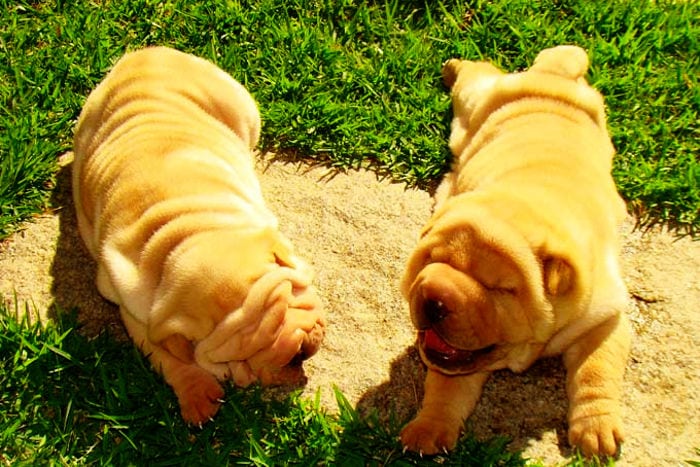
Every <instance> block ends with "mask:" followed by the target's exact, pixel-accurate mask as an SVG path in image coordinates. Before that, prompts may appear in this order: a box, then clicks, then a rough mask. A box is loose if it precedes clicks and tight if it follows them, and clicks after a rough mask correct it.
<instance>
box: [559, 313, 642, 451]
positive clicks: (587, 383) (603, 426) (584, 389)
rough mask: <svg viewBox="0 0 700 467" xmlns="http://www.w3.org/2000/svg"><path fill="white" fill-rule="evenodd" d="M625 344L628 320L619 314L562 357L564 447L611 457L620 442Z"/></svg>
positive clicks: (575, 344) (626, 343) (628, 329)
mask: <svg viewBox="0 0 700 467" xmlns="http://www.w3.org/2000/svg"><path fill="white" fill-rule="evenodd" d="M630 341H631V336H630V327H629V322H628V321H627V318H626V316H625V315H624V314H619V315H618V316H616V317H614V318H612V319H610V320H608V321H606V322H605V323H603V324H601V325H600V326H598V327H597V328H595V329H593V330H591V331H589V332H588V333H587V334H585V335H584V336H582V337H581V338H579V339H578V340H577V341H576V342H575V343H574V344H573V345H572V346H571V347H570V348H569V349H568V350H567V351H566V352H565V353H564V364H565V365H566V369H567V392H568V396H569V443H571V445H572V446H574V447H578V448H579V449H580V450H581V451H582V452H583V454H584V455H586V456H588V457H590V456H592V455H599V456H613V455H615V454H616V453H617V450H618V445H619V444H620V443H621V442H622V441H623V435H622V416H621V413H620V412H621V409H620V398H621V393H622V378H623V375H624V372H625V366H626V363H627V357H628V354H629V349H630Z"/></svg>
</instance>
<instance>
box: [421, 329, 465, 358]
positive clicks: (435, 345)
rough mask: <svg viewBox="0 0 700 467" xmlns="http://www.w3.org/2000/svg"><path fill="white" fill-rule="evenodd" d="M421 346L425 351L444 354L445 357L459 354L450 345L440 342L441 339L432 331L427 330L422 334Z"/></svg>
mask: <svg viewBox="0 0 700 467" xmlns="http://www.w3.org/2000/svg"><path fill="white" fill-rule="evenodd" d="M423 344H424V345H425V347H426V348H427V349H430V350H432V351H434V352H439V353H441V354H445V355H446V356H449V355H454V354H456V353H457V352H459V351H458V350H457V349H455V348H454V347H452V346H451V345H450V344H448V343H447V342H445V341H444V340H442V337H440V336H438V334H437V333H436V332H435V331H433V330H432V329H427V330H426V331H424V332H423Z"/></svg>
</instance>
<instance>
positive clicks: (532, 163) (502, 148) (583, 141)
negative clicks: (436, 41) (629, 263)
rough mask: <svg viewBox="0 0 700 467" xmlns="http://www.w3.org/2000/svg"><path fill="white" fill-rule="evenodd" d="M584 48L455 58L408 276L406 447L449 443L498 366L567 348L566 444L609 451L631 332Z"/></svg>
mask: <svg viewBox="0 0 700 467" xmlns="http://www.w3.org/2000/svg"><path fill="white" fill-rule="evenodd" d="M587 68H588V57H587V55H586V53H585V52H584V51H583V50H582V49H581V48H579V47H575V46H560V47H554V48H551V49H546V50H543V51H542V52H540V54H539V55H538V56H537V58H536V59H535V62H534V64H533V65H532V67H531V68H530V69H528V70H527V71H524V72H522V73H513V74H505V73H503V72H502V71H500V70H499V69H497V68H496V67H494V66H493V65H491V64H489V63H485V62H473V61H467V60H458V59H452V60H449V61H447V62H446V63H445V65H444V67H443V79H444V81H445V84H446V85H447V86H448V87H451V96H452V105H453V120H452V129H451V134H450V139H449V146H450V149H451V151H452V153H453V154H454V163H453V167H452V170H451V171H450V172H449V173H448V174H447V175H446V177H445V178H444V180H443V181H442V183H441V185H440V186H439V187H438V190H437V191H436V195H435V207H434V212H433V215H432V217H431V219H430V220H429V221H428V223H427V225H426V226H425V227H424V229H423V231H422V233H421V237H420V239H419V241H418V244H417V246H416V248H415V250H414V252H413V253H412V255H411V257H410V259H409V261H408V265H407V268H406V271H405V275H404V277H403V280H402V291H403V294H404V296H405V297H406V298H407V300H408V302H409V305H410V313H411V319H412V322H413V324H414V326H415V327H416V328H417V330H418V342H417V345H418V348H419V352H420V355H421V358H422V360H423V361H424V362H425V364H426V365H427V367H428V371H427V376H426V381H425V395H424V399H423V402H422V407H421V409H420V411H419V412H418V414H417V416H416V417H415V419H414V420H413V421H411V422H410V423H409V424H408V425H407V426H406V427H405V428H404V429H403V432H402V434H401V439H402V442H403V444H404V446H406V447H407V448H409V449H412V450H415V451H420V452H422V453H427V454H432V453H436V452H438V451H444V450H448V449H451V448H453V447H454V446H455V443H456V441H457V438H458V436H459V433H460V430H461V428H462V426H463V423H464V421H465V419H466V418H467V417H468V416H469V415H470V413H471V412H472V411H473V409H474V407H475V405H476V403H477V401H478V399H479V397H480V394H481V390H482V387H483V385H484V383H485V382H486V380H487V379H488V377H489V374H490V373H491V372H493V371H495V370H498V369H502V368H509V369H510V370H512V371H515V372H521V371H523V370H525V369H527V368H528V367H529V366H530V365H531V364H532V363H533V362H534V361H535V360H536V359H538V358H540V357H547V356H552V355H559V354H561V355H563V359H564V363H565V367H566V371H567V376H566V385H567V393H568V399H569V411H568V424H569V441H570V443H571V444H572V445H573V446H575V447H578V448H580V449H581V451H582V452H583V453H584V454H585V455H614V454H615V453H616V452H617V449H618V445H619V443H620V442H621V441H622V440H623V433H622V420H621V415H620V397H621V390H622V389H621V386H622V380H623V374H624V370H625V366H626V362H627V358H628V353H629V348H630V340H631V331H630V327H629V324H628V321H627V318H626V315H625V309H626V307H627V305H628V294H627V290H626V288H625V284H624V283H623V280H622V277H621V274H620V267H619V262H618V254H619V252H618V250H619V238H618V236H619V233H618V230H619V226H620V223H621V222H622V221H623V219H624V218H625V216H626V209H625V205H624V202H623V200H622V199H621V198H620V196H619V195H618V193H617V190H616V188H615V184H614V182H613V179H612V177H611V174H610V172H611V167H612V158H613V154H614V148H613V146H612V144H611V142H610V137H609V136H608V132H607V129H606V120H605V113H604V112H605V110H604V105H603V99H602V97H601V95H600V94H599V93H598V92H597V91H595V90H594V89H593V88H591V87H590V86H589V85H588V84H587V82H586V81H585V79H584V77H583V76H584V74H585V73H586V70H587Z"/></svg>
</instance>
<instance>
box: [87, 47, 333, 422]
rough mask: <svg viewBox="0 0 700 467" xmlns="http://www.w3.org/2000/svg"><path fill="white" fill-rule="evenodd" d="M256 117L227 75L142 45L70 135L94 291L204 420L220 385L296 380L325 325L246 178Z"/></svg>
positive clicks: (294, 259)
mask: <svg viewBox="0 0 700 467" xmlns="http://www.w3.org/2000/svg"><path fill="white" fill-rule="evenodd" d="M259 135H260V115H259V113H258V109H257V106H256V104H255V101H254V100H253V98H252V96H251V95H250V94H249V93H248V91H247V90H246V89H245V88H244V87H243V86H242V85H241V84H240V83H238V82H237V81H236V80H234V79H233V78H232V77H231V76H229V75H228V74H226V73H225V72H224V71H222V70H221V69H219V68H218V67H216V66H215V65H214V64H212V63H210V62H207V61H205V60H203V59H201V58H198V57H195V56H193V55H189V54H185V53H183V52H179V51H176V50H173V49H170V48H166V47H151V48H145V49H141V50H138V51H135V52H131V53H128V54H126V55H125V56H124V57H122V58H121V59H120V60H119V61H118V62H117V64H116V65H115V66H114V68H113V69H112V70H111V71H110V73H109V74H108V75H107V76H106V78H105V79H104V80H103V81H102V82H101V83H100V84H99V86H97V88H96V89H95V90H94V91H93V92H92V93H91V94H90V95H89V96H88V99H87V101H86V103H85V106H84V108H83V110H82V113H81V115H80V118H79V120H78V124H77V127H76V131H75V139H74V155H75V159H74V164H73V198H74V203H75V208H76V214H77V218H78V226H79V229H80V234H81V236H82V238H83V240H84V242H85V245H86V246H87V249H88V250H89V251H90V253H91V255H92V257H93V258H94V259H95V260H96V261H97V264H98V273H97V278H96V280H97V287H98V289H99V291H100V293H101V294H102V295H103V296H104V297H105V298H106V299H108V300H110V301H112V302H114V303H116V304H117V305H119V310H120V314H121V317H122V320H123V322H124V324H125V326H126V328H127V330H128V332H129V335H130V336H131V338H132V339H133V341H134V342H135V343H136V345H138V346H139V347H140V348H141V350H142V351H143V353H144V354H145V355H147V356H148V358H149V359H150V361H151V362H152V364H153V366H154V368H156V369H157V370H158V371H160V372H161V373H162V374H163V376H164V378H165V380H166V381H167V382H168V384H170V385H171V386H172V388H173V390H174V391H175V393H176V394H177V397H178V400H179V403H180V408H181V412H182V416H183V418H184V419H185V420H186V421H187V422H190V423H195V424H201V423H203V422H205V421H207V420H208V419H210V418H211V417H212V416H214V415H215V414H216V412H217V410H218V408H219V406H220V403H221V400H220V399H221V397H222V396H223V394H224V389H223V387H222V385H221V382H222V381H224V380H232V381H233V382H234V383H236V384H237V385H241V386H245V385H248V384H251V383H253V382H256V381H258V382H260V383H262V384H279V383H298V382H301V381H303V370H302V367H301V361H302V360H303V359H305V358H308V357H310V356H312V355H313V354H314V353H315V352H316V351H317V350H318V347H319V346H320V344H321V340H322V339H323V335H324V328H325V321H324V317H323V311H322V309H321V302H320V300H319V298H318V296H317V293H316V290H315V288H314V287H313V285H312V280H313V274H312V272H311V269H310V267H309V266H308V265H307V263H306V262H305V261H303V260H302V259H301V258H299V257H298V256H297V255H296V254H295V253H294V250H293V247H292V245H291V243H290V242H289V240H287V239H286V238H285V237H283V236H282V235H281V234H280V232H279V230H278V226H277V219H276V218H275V216H274V215H273V214H272V213H271V212H270V211H269V210H268V208H267V207H266V205H265V202H264V200H263V197H262V192H261V189H260V186H259V183H258V180H257V178H256V175H255V171H254V161H253V156H252V150H253V148H254V147H255V145H256V144H257V142H258V138H259Z"/></svg>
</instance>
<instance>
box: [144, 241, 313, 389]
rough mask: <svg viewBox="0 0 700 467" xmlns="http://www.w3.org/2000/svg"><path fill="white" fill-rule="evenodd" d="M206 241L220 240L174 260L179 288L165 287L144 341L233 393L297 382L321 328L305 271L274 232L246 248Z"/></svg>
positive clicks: (244, 243)
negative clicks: (233, 388) (232, 387)
mask: <svg viewBox="0 0 700 467" xmlns="http://www.w3.org/2000/svg"><path fill="white" fill-rule="evenodd" d="M211 235H213V236H216V235H219V234H218V233H213V234H204V235H200V236H199V238H193V239H189V240H188V241H190V242H194V243H196V245H190V248H187V250H188V252H187V253H183V254H180V255H178V254H177V251H175V254H173V255H172V256H173V258H171V259H170V262H172V263H173V266H172V267H169V269H173V270H177V271H178V274H177V275H173V277H176V278H177V279H173V281H175V280H176V281H178V282H179V284H174V283H172V282H173V281H170V282H171V283H170V287H166V288H165V290H166V292H165V295H164V296H163V297H161V298H160V299H159V300H157V301H156V306H155V307H154V310H155V311H154V314H153V319H152V320H151V322H150V328H151V332H150V336H149V337H150V338H151V340H153V341H154V342H166V344H168V345H167V348H168V350H169V351H170V352H171V353H173V354H175V355H176V356H177V357H178V358H180V359H181V360H185V361H190V360H192V359H193V360H195V361H196V362H197V364H198V365H200V366H201V367H203V368H205V369H206V370H208V371H210V372H211V373H212V374H214V375H215V376H216V377H217V378H219V379H220V380H226V379H231V380H233V381H234V382H235V383H236V384H237V385H239V386H247V385H248V384H250V383H253V382H255V381H259V382H260V383H262V384H265V385H267V384H296V383H299V382H301V381H302V380H303V378H304V372H303V368H302V362H303V360H305V359H307V358H309V357H311V356H312V355H314V354H315V353H316V352H317V350H318V348H319V347H320V345H321V341H322V340H323V336H324V329H325V319H324V314H323V310H322V306H321V301H320V299H319V297H318V295H317V293H316V289H315V287H314V286H313V285H312V279H313V273H312V271H311V268H310V266H308V265H307V264H306V263H305V262H304V261H303V260H301V259H300V258H298V257H297V256H295V255H294V254H293V250H292V247H291V245H290V244H289V242H288V241H287V240H286V239H285V238H284V237H282V236H281V235H280V234H279V232H277V230H276V229H273V228H265V229H262V230H260V231H259V232H257V233H256V234H251V235H249V236H248V237H246V238H247V241H243V240H239V241H237V242H231V241H222V240H221V238H218V240H219V241H216V240H217V238H213V237H211ZM222 235H230V234H229V233H227V232H225V231H222ZM210 237H211V238H210ZM190 251H191V252H193V253H192V254H190V253H189V252H190ZM168 277H170V276H168V275H167V274H166V276H165V277H164V278H163V279H162V280H161V282H168ZM174 335H179V336H181V337H180V338H177V339H172V338H171V336H174Z"/></svg>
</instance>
